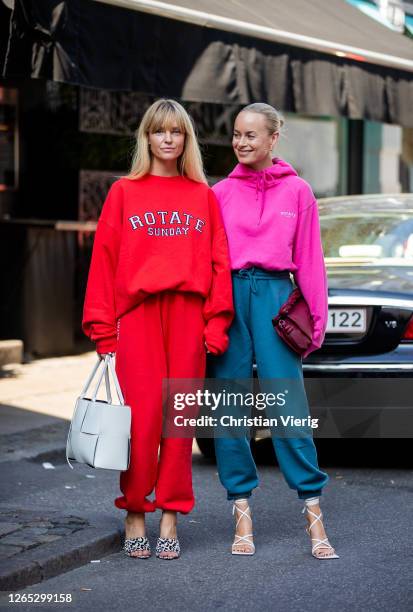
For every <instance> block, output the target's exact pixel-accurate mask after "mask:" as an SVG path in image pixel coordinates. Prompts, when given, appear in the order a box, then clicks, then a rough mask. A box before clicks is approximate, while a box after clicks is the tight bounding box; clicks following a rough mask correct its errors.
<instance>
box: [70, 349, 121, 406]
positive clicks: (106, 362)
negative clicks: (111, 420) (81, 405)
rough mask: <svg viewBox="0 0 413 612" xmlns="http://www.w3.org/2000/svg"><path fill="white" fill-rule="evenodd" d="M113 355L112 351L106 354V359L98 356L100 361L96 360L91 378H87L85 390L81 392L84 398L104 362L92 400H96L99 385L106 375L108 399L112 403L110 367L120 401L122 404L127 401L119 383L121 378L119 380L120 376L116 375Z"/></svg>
mask: <svg viewBox="0 0 413 612" xmlns="http://www.w3.org/2000/svg"><path fill="white" fill-rule="evenodd" d="M112 357H113V354H112V353H108V354H107V355H106V356H105V358H104V359H101V358H100V357H99V358H98V361H97V362H96V364H95V366H94V368H93V370H92V372H91V374H90V376H89V378H88V379H87V381H86V384H85V386H84V388H83V390H82V392H81V394H80V397H82V398H84V397H85V395H86V393H87V390H88V389H89V387H90V384H91V382H92V380H93V379H94V377H95V375H96V372H97V371H98V369H99V366H100V364H101V363H103V369H102V371H101V373H100V375H99V379H98V382H97V385H96V387H95V390H94V392H93V395H92V398H91V399H92V401H95V400H96V396H97V394H98V391H99V387H100V385H101V382H102V379H103V376H105V385H106V396H107V400H108V402H109V404H111V403H112V395H111V392H110V381H109V371H108V367H109V369H110V371H111V374H112V377H113V380H114V383H115V387H116V392H117V395H118V399H119V402H120V403H121V404H124V403H125V400H124V398H123V394H122V391H121V388H120V385H119V380H118V377H117V376H116V372H115V369H114V367H113V362H112Z"/></svg>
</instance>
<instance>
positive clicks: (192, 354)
mask: <svg viewBox="0 0 413 612" xmlns="http://www.w3.org/2000/svg"><path fill="white" fill-rule="evenodd" d="M203 305H204V299H203V298H202V296H199V295H196V294H194V293H186V292H177V291H164V292H160V293H157V294H154V295H151V296H149V297H147V298H146V299H145V300H144V301H143V302H142V303H141V304H139V305H138V306H137V307H136V308H134V309H133V310H131V311H129V312H128V313H126V314H125V315H123V316H122V317H121V319H120V322H119V327H118V333H119V335H118V344H117V349H116V373H117V375H118V378H119V383H120V385H121V388H122V391H123V393H124V396H125V403H126V404H128V405H129V406H130V407H131V411H132V423H131V457H130V465H129V469H128V470H126V471H124V472H121V474H120V489H121V491H122V493H123V495H122V496H120V497H117V498H116V499H115V502H114V503H115V506H117V507H118V508H121V509H124V510H129V511H131V512H154V511H155V510H156V509H157V508H161V509H163V510H174V511H177V512H182V513H184V514H186V513H188V512H190V511H191V510H192V508H193V507H194V503H195V500H194V495H193V491H192V439H190V438H161V434H162V379H163V378H203V377H204V376H205V359H206V349H205V345H204V340H203V332H204V328H205V321H204V318H203V314H202V310H203ZM158 455H159V456H158ZM154 489H155V498H154V500H153V501H150V500H149V499H148V496H149V495H150V494H151V493H152V491H153V490H154Z"/></svg>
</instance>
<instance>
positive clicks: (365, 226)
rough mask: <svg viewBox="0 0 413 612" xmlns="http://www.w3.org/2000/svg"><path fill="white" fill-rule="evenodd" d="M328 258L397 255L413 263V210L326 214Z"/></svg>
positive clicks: (324, 235)
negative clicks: (405, 211) (408, 211)
mask: <svg viewBox="0 0 413 612" xmlns="http://www.w3.org/2000/svg"><path fill="white" fill-rule="evenodd" d="M320 224H321V234H322V241H323V249H324V256H325V258H330V259H331V258H333V259H342V260H346V261H347V260H355V259H368V260H371V259H374V260H381V259H389V258H390V259H396V260H403V262H404V263H411V264H412V265H413V213H412V214H407V213H400V214H395V213H392V214H385V213H383V212H380V213H379V214H374V211H372V212H371V214H366V213H363V214H351V213H350V214H342V213H340V214H336V215H335V214H334V212H333V211H331V213H330V214H323V215H321V216H320Z"/></svg>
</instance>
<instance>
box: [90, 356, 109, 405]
mask: <svg viewBox="0 0 413 612" xmlns="http://www.w3.org/2000/svg"><path fill="white" fill-rule="evenodd" d="M102 361H103V369H102V372H101V373H100V375H99V380H98V382H97V385H96V387H95V390H94V392H93V395H92V398H91V399H92V401H93V402H94V401H95V400H96V396H97V394H98V391H99V387H100V383H101V382H102V379H103V376H104V375H105V373H106V372H107V368H108V361H109V354H107V355H106V356H105V359H102ZM106 391H107V388H106Z"/></svg>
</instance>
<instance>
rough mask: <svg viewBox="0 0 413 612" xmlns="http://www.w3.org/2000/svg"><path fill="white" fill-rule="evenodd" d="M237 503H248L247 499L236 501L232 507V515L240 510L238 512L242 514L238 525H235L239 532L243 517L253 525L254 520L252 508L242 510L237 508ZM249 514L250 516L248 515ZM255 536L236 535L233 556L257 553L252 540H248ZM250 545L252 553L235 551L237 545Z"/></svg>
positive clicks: (250, 534) (249, 534)
mask: <svg viewBox="0 0 413 612" xmlns="http://www.w3.org/2000/svg"><path fill="white" fill-rule="evenodd" d="M237 502H247V503H248V500H247V499H236V500H235V501H234V505H233V507H232V514H233V515H234V514H235V510H238V512H239V513H240V516H239V517H238V519H237V523H236V525H235V530H237V527H238V525H239V522H240V520H241V519H242V517H243V516H245V517H246V518H247V519H248V520H250V521H251V524H252V518H251V510H250V507H249V506H247V507H246V508H245V510H243V509H242V508H240V507H239V506H237ZM248 512H249V514H248ZM252 537H253V534H252V533H248V534H247V535H244V536H239V535H237V534H235V539H234V542H233V544H232V554H233V555H253V554H254V553H255V544H254V542H252V541H251V540H249V539H248V538H252ZM241 543H242V544H244V543H245V544H248V546H250V547H251V550H250V551H243V550H234V546H237V544H241Z"/></svg>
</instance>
